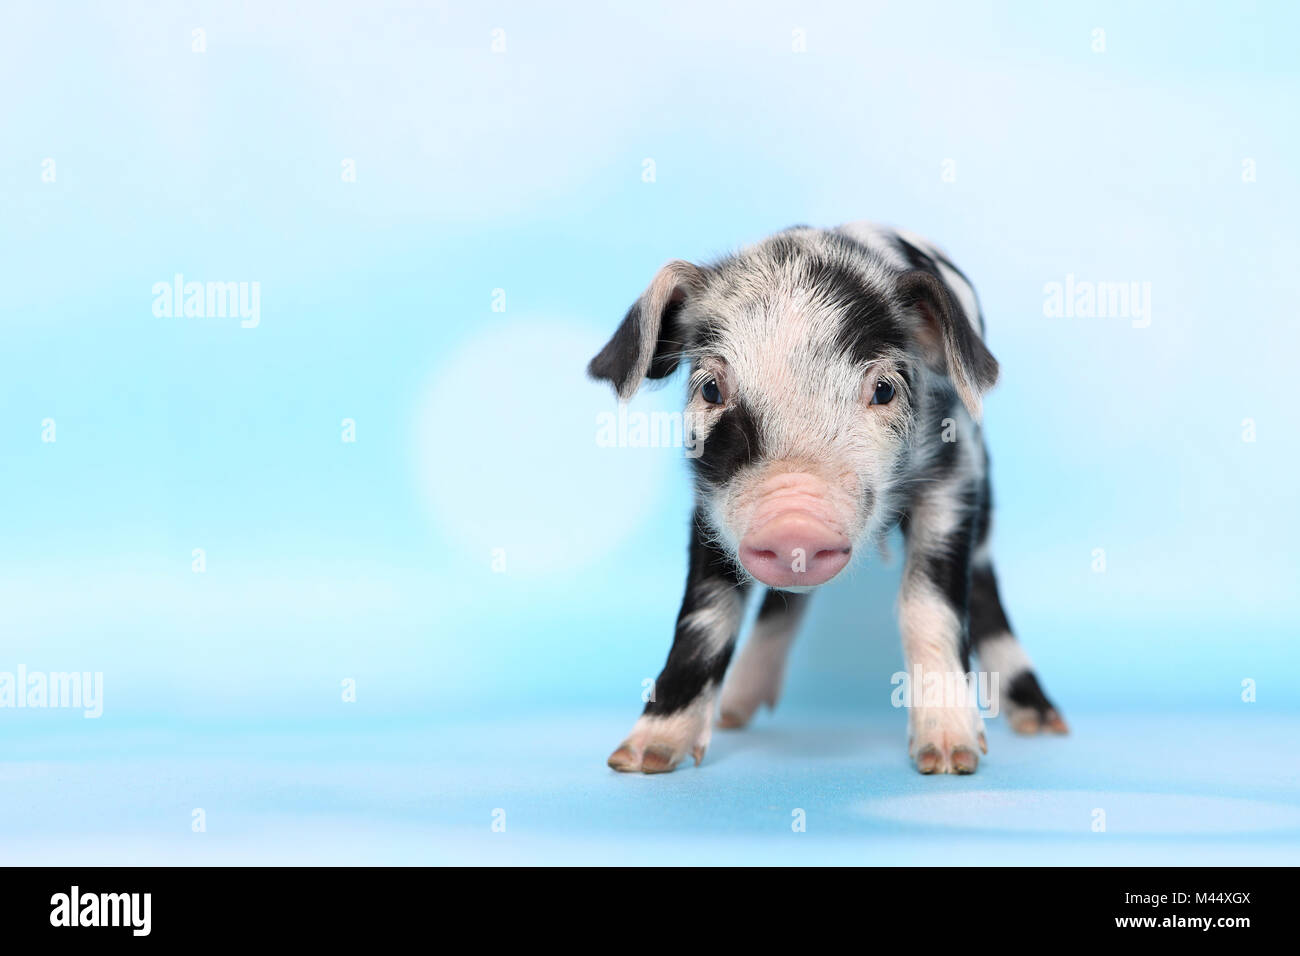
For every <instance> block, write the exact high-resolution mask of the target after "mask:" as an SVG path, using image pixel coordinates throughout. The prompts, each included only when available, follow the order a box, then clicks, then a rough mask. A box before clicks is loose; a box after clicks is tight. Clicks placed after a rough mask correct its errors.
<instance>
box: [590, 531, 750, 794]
mask: <svg viewBox="0 0 1300 956" xmlns="http://www.w3.org/2000/svg"><path fill="white" fill-rule="evenodd" d="M746 590H747V584H746V583H745V582H744V581H742V580H741V578H740V576H739V575H738V573H737V572H736V570H735V568H734V566H733V565H732V564H731V562H730V561H728V560H727V558H726V557H725V555H723V553H722V552H720V551H718V550H717V549H715V548H714V547H713V546H712V545H710V544H709V542H708V534H707V529H706V528H705V526H704V524H703V518H702V517H701V516H700V515H699V514H698V513H696V515H695V520H694V522H693V526H692V541H691V555H690V571H689V572H688V574H687V578H686V594H685V596H684V597H683V598H682V609H681V611H680V612H679V613H678V615H677V630H676V633H675V635H674V637H673V646H672V650H671V651H669V653H668V662H667V663H666V664H665V665H664V669H663V671H662V672H661V673H660V674H659V677H658V679H657V680H656V681H655V686H654V690H653V693H652V695H651V698H650V700H649V702H648V703H647V704H646V707H645V712H644V713H643V714H642V715H641V719H640V720H638V721H637V722H636V725H635V726H634V727H633V728H632V732H631V733H630V734H628V736H627V739H626V740H624V741H623V743H622V744H620V745H619V747H618V749H617V750H615V751H614V752H613V753H612V754H610V757H609V765H610V766H611V767H613V768H614V769H615V770H619V771H623V772H625V773H634V772H636V771H641V772H642V773H665V772H667V771H669V770H672V769H673V768H675V767H676V766H677V765H678V764H679V763H680V762H681V761H682V759H683V758H685V757H686V756H687V755H690V756H691V757H692V758H694V760H695V763H696V764H699V762H700V760H702V759H703V757H704V752H705V750H707V749H708V746H709V739H710V736H711V735H712V732H713V701H714V697H715V695H716V693H717V688H718V684H719V683H721V681H722V677H723V675H724V674H725V673H726V671H727V663H728V662H729V661H730V660H731V652H732V649H733V648H734V647H735V644H736V634H737V632H738V631H739V629H740V621H741V618H742V616H743V614H744V606H745V600H744V599H745V592H746Z"/></svg>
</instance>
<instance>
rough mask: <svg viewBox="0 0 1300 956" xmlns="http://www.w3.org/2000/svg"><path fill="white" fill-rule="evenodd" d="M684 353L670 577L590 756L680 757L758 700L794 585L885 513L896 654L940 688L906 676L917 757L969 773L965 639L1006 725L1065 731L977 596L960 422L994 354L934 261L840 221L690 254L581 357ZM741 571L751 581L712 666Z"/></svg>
mask: <svg viewBox="0 0 1300 956" xmlns="http://www.w3.org/2000/svg"><path fill="white" fill-rule="evenodd" d="M683 361H685V362H688V363H689V366H690V381H689V386H688V398H687V409H686V410H687V412H688V416H689V417H688V420H689V421H690V422H691V423H692V426H693V428H694V444H693V447H694V448H695V449H696V451H697V452H698V453H697V454H696V455H695V457H694V458H693V467H694V469H695V484H696V507H695V516H694V519H693V522H692V540H691V548H690V570H689V572H688V576H687V582H686V593H685V596H684V597H683V600H682V607H681V611H680V613H679V614H678V617H677V627H676V633H675V637H674V639H673V645H672V649H671V651H670V652H669V655H668V661H667V663H666V664H665V666H664V669H663V671H662V673H661V674H660V675H659V678H658V680H657V681H656V684H655V689H654V695H653V699H652V700H651V701H650V702H649V703H648V704H647V705H646V708H645V712H644V713H643V714H642V716H641V718H640V720H638V721H637V723H636V725H635V726H634V727H633V729H632V732H631V734H630V735H629V736H628V737H627V739H625V740H624V741H623V743H622V744H621V745H620V746H619V747H618V748H617V749H616V750H615V751H614V753H613V754H612V755H611V756H610V758H609V765H610V766H611V767H613V768H614V769H615V770H621V771H642V772H646V773H655V772H662V771H667V770H672V769H673V768H674V767H676V766H677V765H678V764H679V763H680V762H681V761H682V760H683V759H684V758H686V757H688V756H689V757H692V758H693V759H694V760H695V761H696V762H697V763H698V762H699V761H700V759H701V758H702V757H703V755H704V752H705V750H706V749H707V747H708V743H709V738H710V734H711V732H712V727H713V723H714V716H715V712H717V713H718V717H717V719H718V722H719V724H720V725H721V726H723V727H733V728H734V727H743V726H744V725H745V724H747V723H748V722H749V720H750V719H751V718H752V716H753V715H754V713H755V711H756V710H757V709H758V707H759V706H760V705H763V704H766V705H768V706H774V705H775V703H776V700H777V697H778V696H779V694H780V689H781V683H782V677H783V673H784V668H785V659H786V653H787V651H788V649H789V647H790V644H791V642H792V640H793V638H794V634H795V630H796V628H797V625H798V622H799V619H800V617H801V615H802V614H803V611H804V609H805V608H806V606H807V602H808V595H809V592H811V591H812V590H814V589H815V588H816V587H818V586H820V585H822V584H825V583H827V582H828V581H830V580H832V579H833V578H835V577H836V576H837V575H838V574H840V573H841V572H842V571H843V570H844V568H845V567H847V566H848V565H849V564H850V563H852V561H853V560H855V558H857V557H858V556H861V555H863V554H864V553H866V552H869V551H871V550H872V548H871V545H873V544H874V543H878V542H879V540H880V539H881V538H882V537H883V536H884V535H885V534H887V533H888V532H889V531H890V530H891V529H892V528H894V527H896V526H897V527H901V528H902V530H903V533H904V538H905V541H906V558H905V566H904V573H903V584H902V590H901V593H900V599H899V617H900V621H899V623H900V629H901V631H902V635H903V651H904V656H905V658H906V660H907V667H908V670H909V673H910V675H911V677H912V683H913V684H914V685H915V686H916V687H917V688H922V689H923V688H925V687H943V688H946V693H940V692H938V691H936V692H934V693H924V692H922V691H921V690H917V691H914V692H913V699H912V700H911V703H912V706H911V707H910V708H909V710H908V730H909V734H908V741H909V754H910V755H911V757H912V759H913V760H914V761H915V764H916V767H917V769H918V770H920V771H921V772H922V773H971V772H973V771H974V770H975V769H976V767H977V765H978V763H979V759H980V757H979V755H980V754H981V753H984V752H986V746H985V738H984V733H983V730H982V719H981V717H980V713H979V711H978V709H977V707H976V700H975V696H974V685H975V681H974V680H973V671H972V664H971V658H972V653H973V654H974V655H975V657H977V658H978V660H979V663H980V666H981V669H982V671H984V672H986V673H988V674H990V675H992V674H996V675H997V679H996V683H994V682H993V681H992V680H989V681H987V683H986V686H988V687H993V686H996V687H997V688H998V692H999V700H998V704H999V708H1000V710H1001V712H1002V713H1003V714H1005V715H1006V716H1007V717H1008V719H1009V720H1010V721H1011V724H1012V726H1013V727H1014V728H1015V729H1016V730H1018V731H1021V732H1024V733H1036V732H1038V731H1040V730H1047V731H1053V732H1058V733H1063V732H1064V731H1065V729H1066V728H1065V723H1064V721H1063V720H1062V719H1061V717H1060V715H1059V713H1058V712H1057V710H1056V708H1055V707H1054V706H1053V705H1052V704H1051V702H1050V701H1049V700H1048V699H1047V697H1046V696H1045V695H1044V693H1043V691H1042V689H1041V687H1040V685H1039V683H1038V680H1037V678H1036V677H1035V675H1034V672H1033V670H1032V668H1031V666H1030V663H1029V659H1028V657H1027V656H1026V655H1025V653H1024V651H1023V650H1022V648H1021V647H1020V644H1019V642H1018V641H1017V640H1016V638H1015V637H1014V636H1013V635H1012V633H1011V628H1010V624H1009V623H1008V621H1007V616H1006V613H1005V612H1004V610H1003V608H1002V604H1001V601H1000V599H999V596H998V589H997V582H996V579H995V577H994V574H993V566H992V562H991V560H990V556H989V550H988V534H989V523H990V509H991V492H990V487H989V478H988V456H987V453H986V451H985V447H984V443H983V439H982V436H981V432H980V420H981V396H982V395H983V393H984V392H985V391H986V390H987V389H988V388H990V387H991V386H992V385H993V383H994V382H995V381H996V379H997V374H998V365H997V362H996V360H995V359H994V358H993V356H992V355H991V354H990V353H989V351H988V349H987V348H986V347H985V345H984V341H983V318H982V316H981V314H980V310H979V305H978V301H977V299H976V296H975V292H974V289H973V288H972V287H971V285H970V283H969V282H968V281H967V280H966V278H965V276H964V275H962V273H961V272H960V271H959V270H958V269H957V268H956V266H954V265H953V264H952V263H951V262H950V261H949V259H948V258H947V256H945V255H944V254H943V253H942V252H941V251H940V250H939V249H938V248H936V247H935V246H933V245H931V244H930V243H928V242H926V241H925V240H923V239H920V238H919V237H916V236H913V235H910V234H908V233H904V232H901V231H896V230H890V229H886V228H882V227H879V226H874V225H871V224H868V223H852V224H849V225H846V226H841V227H839V228H837V229H830V230H821V229H810V228H806V227H797V228H794V229H789V230H786V231H785V232H782V233H778V234H777V235H775V236H772V237H771V238H769V239H766V240H764V241H763V242H760V243H758V244H757V245H754V246H752V247H750V248H747V249H744V250H742V251H741V252H739V253H737V254H736V255H734V256H729V257H727V258H725V259H723V260H721V261H719V262H717V263H714V264H712V265H708V266H695V265H692V264H690V263H686V262H681V261H675V262H670V263H669V264H668V265H666V266H664V268H663V269H661V270H660V271H659V273H658V274H657V275H656V276H655V278H654V280H653V281H652V282H651V284H650V286H649V288H648V289H647V290H646V291H645V293H644V294H643V295H642V296H641V298H640V299H639V300H638V301H637V302H636V303H635V304H634V305H633V306H632V308H631V310H629V312H628V314H627V317H626V318H625V319H624V321H623V323H622V325H621V326H620V327H619V329H618V330H617V332H615V334H614V337H613V338H612V339H611V340H610V342H609V344H608V345H606V346H605V348H604V349H603V350H602V351H601V352H600V354H599V355H597V356H596V358H595V359H593V360H592V362H591V366H590V369H589V370H590V373H591V374H592V375H593V376H594V377H596V378H600V379H604V380H607V381H609V382H610V383H611V384H612V385H613V386H614V388H615V390H616V391H617V392H618V395H619V396H620V398H623V399H626V398H629V397H630V396H631V395H632V394H633V393H635V392H636V390H637V388H638V387H639V386H640V385H641V383H642V382H643V381H644V380H645V379H646V378H662V377H665V376H667V375H670V374H671V373H672V372H673V371H674V370H675V369H676V368H677V367H678V366H679V365H680V364H681V363H682V362H683ZM755 586H762V587H765V588H767V593H766V594H765V596H764V598H763V601H762V605H761V607H760V609H759V614H758V619H757V623H756V624H755V627H754V633H753V634H752V635H751V636H750V638H749V640H748V641H747V642H746V644H745V646H744V649H743V650H742V652H741V653H740V655H739V656H738V657H737V658H736V660H735V662H734V664H732V652H733V649H734V647H735V643H736V638H737V634H738V631H739V627H740V621H741V618H742V616H743V613H744V602H745V597H746V595H747V593H748V592H749V591H750V589H751V588H753V587H755ZM729 664H731V668H730V671H728V665H729ZM927 682H928V683H927ZM936 682H937V683H936Z"/></svg>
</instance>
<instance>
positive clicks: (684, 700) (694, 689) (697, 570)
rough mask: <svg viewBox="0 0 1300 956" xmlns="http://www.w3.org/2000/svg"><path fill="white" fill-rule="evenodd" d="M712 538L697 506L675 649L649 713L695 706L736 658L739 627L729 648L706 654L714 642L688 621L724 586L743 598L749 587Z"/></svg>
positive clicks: (671, 652) (671, 711)
mask: <svg viewBox="0 0 1300 956" xmlns="http://www.w3.org/2000/svg"><path fill="white" fill-rule="evenodd" d="M709 539H710V535H709V532H708V528H707V526H706V524H705V521H704V517H703V515H701V514H700V512H698V511H696V513H695V515H694V518H693V522H692V533H691V550H690V571H689V572H688V573H687V577H686V595H685V597H684V598H683V599H682V608H681V610H680V611H679V612H678V614H677V630H676V634H675V636H674V638H673V646H672V650H670V651H669V652H668V661H667V663H665V664H664V669H663V670H662V671H661V672H660V673H659V677H658V679H657V680H656V681H655V692H654V700H651V701H649V702H647V703H646V706H645V713H646V714H651V715H655V716H666V715H668V714H674V713H677V712H678V711H680V710H684V709H685V708H687V707H689V706H690V705H691V704H692V703H694V701H695V700H696V699H697V698H698V697H699V696H700V694H701V693H703V691H704V689H705V688H706V687H708V686H709V685H711V684H719V683H721V682H722V678H723V675H725V674H726V672H727V664H728V663H730V661H731V654H732V650H733V649H734V647H735V638H736V635H735V632H734V630H733V633H732V634H731V635H730V640H728V641H727V642H726V644H725V646H724V647H723V649H722V650H721V651H720V652H718V653H716V654H713V655H709V654H707V653H705V647H706V646H707V644H708V643H709V642H708V641H707V639H706V638H705V637H704V636H703V635H701V634H699V633H697V632H696V631H695V630H694V629H693V628H691V627H689V626H686V625H685V624H684V622H685V621H686V620H687V618H688V617H689V616H690V615H691V614H693V613H694V612H695V611H698V610H700V609H701V608H705V607H708V606H709V605H710V603H712V602H715V601H716V600H717V595H718V594H719V592H720V591H724V590H728V589H731V590H735V591H736V592H737V593H736V595H735V599H736V600H743V598H744V595H745V592H746V591H747V590H748V587H749V585H748V584H747V583H746V582H745V581H744V580H742V579H741V577H740V575H739V573H738V572H737V570H736V567H735V565H734V564H733V563H732V562H731V560H730V559H729V558H728V557H727V556H726V555H725V554H724V553H723V552H722V551H719V550H718V549H717V548H716V547H714V545H713V544H711V543H710V540H709ZM737 625H739V620H737Z"/></svg>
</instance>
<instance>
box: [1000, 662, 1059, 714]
mask: <svg viewBox="0 0 1300 956" xmlns="http://www.w3.org/2000/svg"><path fill="white" fill-rule="evenodd" d="M1007 697H1008V698H1009V699H1010V700H1011V702H1012V703H1014V704H1018V705H1019V706H1021V707H1032V708H1033V709H1034V710H1036V711H1038V713H1040V714H1045V713H1047V712H1048V711H1049V710H1055V709H1056V707H1055V706H1054V705H1053V704H1052V702H1051V701H1050V700H1048V699H1047V695H1046V694H1044V693H1043V688H1042V687H1041V686H1039V683H1038V678H1037V677H1035V676H1034V672H1033V671H1021V672H1020V673H1019V674H1017V675H1016V676H1015V677H1013V678H1012V679H1011V686H1010V687H1009V688H1008V689H1007Z"/></svg>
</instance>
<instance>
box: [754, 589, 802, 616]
mask: <svg viewBox="0 0 1300 956" xmlns="http://www.w3.org/2000/svg"><path fill="white" fill-rule="evenodd" d="M807 603H808V595H807V594H803V593H801V592H798V591H779V590H777V589H776V588H768V589H767V594H766V595H764V597H763V604H762V606H761V607H759V609H758V619H759V620H760V621H763V620H767V619H768V618H773V617H780V616H782V615H785V614H798V613H799V612H800V611H802V610H803V607H804V605H805V604H807Z"/></svg>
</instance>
